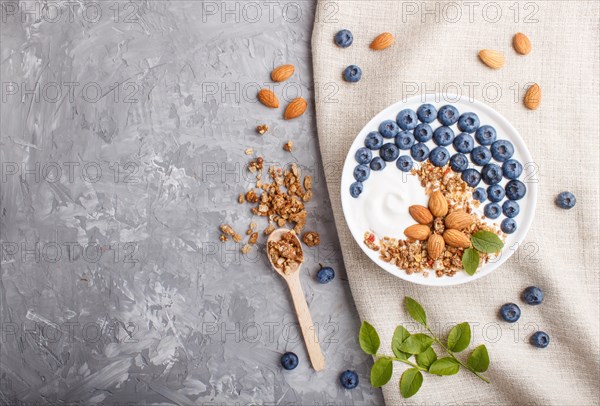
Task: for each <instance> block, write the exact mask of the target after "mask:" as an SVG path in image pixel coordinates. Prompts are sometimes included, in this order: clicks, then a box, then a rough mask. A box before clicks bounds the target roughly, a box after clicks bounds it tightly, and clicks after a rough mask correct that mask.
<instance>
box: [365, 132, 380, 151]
mask: <svg viewBox="0 0 600 406" xmlns="http://www.w3.org/2000/svg"><path fill="white" fill-rule="evenodd" d="M365 146H366V147H367V148H369V149H373V150H375V149H379V148H381V147H382V146H383V137H382V136H381V134H379V132H377V131H371V132H370V133H368V134H367V136H366V137H365Z"/></svg>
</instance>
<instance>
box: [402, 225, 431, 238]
mask: <svg viewBox="0 0 600 406" xmlns="http://www.w3.org/2000/svg"><path fill="white" fill-rule="evenodd" d="M429 233H430V230H429V227H428V226H424V225H422V224H414V225H412V226H410V227H408V228H407V229H406V230H404V234H405V235H406V236H407V237H408V238H412V239H413V240H419V241H425V240H426V239H427V237H429Z"/></svg>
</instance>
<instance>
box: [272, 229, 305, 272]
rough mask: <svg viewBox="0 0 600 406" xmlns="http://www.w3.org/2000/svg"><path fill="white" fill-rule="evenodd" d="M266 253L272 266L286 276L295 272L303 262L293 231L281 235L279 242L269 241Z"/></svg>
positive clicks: (302, 254)
mask: <svg viewBox="0 0 600 406" xmlns="http://www.w3.org/2000/svg"><path fill="white" fill-rule="evenodd" d="M268 252H269V257H270V259H271V262H272V263H273V265H274V266H275V267H277V268H279V269H281V270H282V271H283V273H285V274H286V275H289V274H291V273H292V272H295V271H297V270H298V268H299V267H300V264H302V262H303V261H304V253H303V252H302V247H301V246H300V242H299V241H298V238H297V237H296V234H295V233H294V232H293V231H290V232H287V233H285V234H283V235H282V236H281V239H280V240H279V241H269V243H268Z"/></svg>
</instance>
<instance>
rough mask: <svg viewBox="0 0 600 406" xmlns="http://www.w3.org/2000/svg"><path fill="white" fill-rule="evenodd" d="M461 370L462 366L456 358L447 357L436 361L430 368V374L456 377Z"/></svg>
mask: <svg viewBox="0 0 600 406" xmlns="http://www.w3.org/2000/svg"><path fill="white" fill-rule="evenodd" d="M459 369H460V365H459V364H458V362H456V360H454V358H450V357H445V358H440V359H438V360H437V361H435V362H434V363H433V364H431V366H430V367H429V373H432V374H435V375H454V374H456V373H457V372H458V370H459Z"/></svg>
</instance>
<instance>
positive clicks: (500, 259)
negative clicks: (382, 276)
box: [341, 94, 537, 286]
mask: <svg viewBox="0 0 600 406" xmlns="http://www.w3.org/2000/svg"><path fill="white" fill-rule="evenodd" d="M436 100H438V101H436ZM445 100H458V101H455V102H446V101H445ZM424 103H430V104H433V105H434V106H435V107H436V108H437V109H438V110H439V108H440V107H442V106H443V105H446V104H451V105H454V106H455V107H456V108H457V109H458V111H459V113H460V114H462V113H465V112H469V111H470V112H473V113H476V114H477V115H478V116H479V119H480V123H481V124H480V125H485V124H489V125H491V126H493V127H494V128H495V129H496V132H497V139H506V140H509V141H510V142H512V143H513V145H514V147H515V153H514V155H513V158H514V159H516V160H518V161H519V162H521V164H522V165H523V168H524V169H523V173H522V174H521V176H520V177H519V180H521V181H522V182H523V183H525V185H526V187H527V194H526V195H525V197H524V198H523V199H521V200H519V201H518V203H519V206H520V213H519V215H518V216H517V217H516V218H515V221H516V222H517V231H516V232H514V233H513V234H510V235H508V236H507V238H506V242H505V244H504V248H503V250H502V252H501V253H500V255H498V256H497V257H496V258H492V259H490V262H488V263H486V264H483V265H482V266H481V267H480V268H479V269H478V271H477V273H475V274H474V275H472V276H471V275H468V274H467V273H466V272H464V271H460V272H457V273H456V275H454V276H452V277H449V276H442V277H438V276H436V275H435V272H430V273H429V276H428V277H425V276H423V275H421V274H412V275H408V274H406V272H405V271H404V270H402V269H399V268H398V267H396V266H395V265H392V264H389V263H387V262H385V261H382V260H381V259H379V253H378V252H377V251H373V250H371V249H370V248H368V247H367V246H366V245H365V244H364V242H363V240H364V234H365V232H366V231H370V229H371V228H370V226H369V224H368V221H367V219H366V216H364V215H363V214H362V213H363V212H362V211H361V210H362V208H361V203H360V200H361V199H368V198H369V190H370V188H369V182H370V181H371V180H372V179H373V178H374V177H376V176H386V177H390V176H392V177H395V176H396V175H397V177H398V187H399V188H402V186H403V185H404V184H405V183H404V182H402V176H403V172H401V171H400V170H399V169H398V168H396V165H395V162H388V163H387V166H386V167H385V169H383V171H380V172H376V171H371V175H370V177H369V179H367V180H366V181H365V182H364V190H363V192H362V194H361V195H360V196H359V197H358V198H357V199H355V198H353V197H352V196H351V195H350V185H351V184H352V183H353V182H355V179H354V176H353V170H354V168H355V167H356V165H357V162H356V160H355V158H354V154H355V153H356V150H358V149H359V148H361V147H363V146H364V140H365V137H366V135H367V134H368V133H369V132H371V131H377V129H378V128H379V124H380V123H381V122H382V121H384V120H394V121H395V120H396V115H397V114H398V113H399V112H400V110H403V109H405V108H410V109H412V110H414V111H417V109H418V107H419V106H420V105H421V104H424ZM430 125H431V127H432V129H433V130H435V129H436V128H437V127H439V126H440V125H441V124H440V123H439V122H438V121H437V120H436V121H434V122H433V123H431V124H430ZM451 127H452V129H453V130H454V132H455V134H456V135H458V134H459V133H460V132H461V131H460V130H458V128H457V127H456V124H455V125H453V126H451ZM389 141H393V140H386V142H389ZM426 144H427V146H428V147H429V148H430V149H433V148H434V147H435V146H436V145H435V144H434V143H433V141H429V142H427V143H426ZM475 145H476V146H477V145H478V144H477V142H475ZM447 148H448V150H449V151H450V153H451V154H454V153H455V150H454V148H453V146H452V145H449V146H448V147H447ZM373 152H374V154H373V155H374V156H377V151H373ZM409 152H410V151H400V154H401V155H405V154H409ZM415 164H418V163H417V162H415ZM479 169H480V168H479ZM387 172H392V174H389V173H387ZM536 174H537V166H536V165H535V163H534V162H533V159H532V158H531V154H530V153H529V150H528V149H527V146H526V145H525V142H524V141H523V138H522V137H521V136H520V135H519V133H518V132H517V130H516V129H515V128H514V127H513V126H512V125H511V124H510V123H509V122H508V120H506V119H505V118H504V117H503V116H502V115H500V114H499V113H498V112H496V111H495V110H493V109H492V108H491V107H489V106H487V105H485V104H483V103H481V102H478V101H469V100H466V99H464V98H462V99H460V98H459V97H458V96H449V95H444V96H442V95H434V94H430V95H426V96H425V97H423V96H416V97H412V98H410V99H408V100H406V101H404V102H398V103H395V104H393V105H391V106H389V107H387V108H386V109H384V110H383V111H382V112H380V113H379V114H377V115H376V116H375V117H374V118H373V119H372V120H371V121H369V123H367V125H365V127H364V128H363V129H362V130H361V131H360V133H359V134H358V136H357V137H356V139H355V140H354V142H353V143H352V146H351V147H350V150H349V151H348V155H347V156H346V161H345V163H344V169H343V172H342V185H341V195H342V196H341V198H342V207H343V210H344V217H345V218H346V223H347V224H348V227H349V228H350V232H351V233H352V236H353V237H354V239H355V240H356V242H357V243H358V245H359V246H360V247H361V248H362V250H363V251H364V252H365V254H367V256H368V257H369V258H371V260H372V261H373V262H375V263H376V264H377V265H379V266H380V267H381V268H383V269H384V270H386V271H387V272H389V273H391V274H392V275H395V276H397V277H399V278H401V279H404V280H407V281H409V282H413V283H417V284H422V285H430V286H449V285H458V284H462V283H467V282H471V281H474V280H476V279H479V278H481V277H482V276H484V275H488V274H489V273H491V272H492V271H493V270H494V269H496V268H498V267H499V266H500V265H502V264H503V263H504V262H505V261H506V260H508V258H510V256H511V255H512V254H513V253H514V252H515V251H516V250H517V249H518V247H519V245H520V244H521V243H522V241H523V239H524V238H525V236H526V235H527V231H528V230H529V227H530V226H531V223H532V222H533V217H534V213H535V205H536V201H537V179H536ZM405 176H406V175H405ZM506 182H507V181H506V179H503V180H502V182H501V183H500V184H501V185H503V186H504V185H505V184H506ZM478 186H486V185H484V184H483V182H482V183H480V184H479V185H478ZM371 190H372V189H371ZM371 193H373V192H371ZM423 203H424V202H422V201H415V202H414V203H412V204H423ZM487 203H489V201H486V202H484V203H483V204H481V206H480V207H479V209H478V211H477V212H478V213H479V212H481V213H483V207H484V206H485V204H487ZM501 203H502V202H500V204H501ZM503 218H504V216H503V215H501V216H500V217H499V218H498V219H496V220H487V221H488V222H489V223H493V224H496V225H498V226H499V225H500V221H502V219H503ZM413 223H414V222H413ZM405 227H406V225H404V227H403V225H401V224H399V225H398V232H397V233H396V235H388V237H394V238H405V237H404V234H403V230H404V228H405ZM377 237H378V238H379V237H383V236H377Z"/></svg>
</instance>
